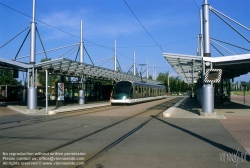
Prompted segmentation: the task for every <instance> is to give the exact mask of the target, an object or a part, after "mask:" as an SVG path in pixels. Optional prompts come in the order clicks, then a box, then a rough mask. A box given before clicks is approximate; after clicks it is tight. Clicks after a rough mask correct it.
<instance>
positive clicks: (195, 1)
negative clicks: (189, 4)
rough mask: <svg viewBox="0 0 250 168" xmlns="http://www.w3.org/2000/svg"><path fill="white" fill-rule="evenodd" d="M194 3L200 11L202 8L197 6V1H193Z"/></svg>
mask: <svg viewBox="0 0 250 168" xmlns="http://www.w3.org/2000/svg"><path fill="white" fill-rule="evenodd" d="M193 2H194V3H195V5H196V7H197V8H198V10H199V11H200V8H199V6H198V5H197V3H196V1H195V0H193Z"/></svg>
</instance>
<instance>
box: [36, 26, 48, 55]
mask: <svg viewBox="0 0 250 168" xmlns="http://www.w3.org/2000/svg"><path fill="white" fill-rule="evenodd" d="M36 32H37V35H38V37H39V40H40V43H41V45H42V48H43V52H44V54H45V56H46V58H47V59H48V56H47V53H46V50H45V48H44V45H43V42H42V39H41V36H40V33H39V31H38V29H37V27H36Z"/></svg>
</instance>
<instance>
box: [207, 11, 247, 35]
mask: <svg viewBox="0 0 250 168" xmlns="http://www.w3.org/2000/svg"><path fill="white" fill-rule="evenodd" d="M210 10H211V11H213V12H217V13H219V14H220V15H222V16H224V17H226V18H227V19H229V20H231V21H233V22H234V23H236V24H237V25H239V26H241V27H243V28H244V29H246V30H248V31H250V29H249V28H247V27H246V26H244V25H242V24H240V23H239V22H237V21H235V20H233V19H232V18H230V17H228V16H227V15H225V14H223V13H221V12H220V11H218V10H216V9H214V8H212V7H211V6H210Z"/></svg>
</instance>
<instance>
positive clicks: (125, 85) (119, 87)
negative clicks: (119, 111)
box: [113, 82, 131, 95]
mask: <svg viewBox="0 0 250 168" xmlns="http://www.w3.org/2000/svg"><path fill="white" fill-rule="evenodd" d="M130 88H131V83H130V82H119V83H117V84H116V85H115V88H114V93H113V94H114V95H118V94H122V93H125V94H127V95H129V90H130Z"/></svg>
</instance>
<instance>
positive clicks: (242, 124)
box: [163, 97, 250, 154]
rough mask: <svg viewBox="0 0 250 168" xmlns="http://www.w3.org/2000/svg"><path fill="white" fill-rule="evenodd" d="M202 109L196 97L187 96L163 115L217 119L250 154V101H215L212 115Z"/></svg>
mask: <svg viewBox="0 0 250 168" xmlns="http://www.w3.org/2000/svg"><path fill="white" fill-rule="evenodd" d="M201 111H202V108H201V106H200V105H199V103H198V101H197V100H196V99H189V97H186V98H183V99H182V100H181V101H180V102H178V103H176V105H175V106H173V107H172V109H169V111H168V110H166V111H165V112H163V117H164V113H169V114H168V115H167V118H172V119H187V121H189V119H217V120H219V121H220V122H221V123H222V125H223V126H224V127H225V128H226V129H227V130H228V131H229V133H230V134H231V135H232V136H233V137H234V138H235V139H236V140H237V141H238V142H239V143H240V144H241V145H242V146H243V147H244V149H245V150H246V151H247V152H248V153H249V154H250V103H245V104H244V103H243V102H240V101H237V100H236V101H235V100H231V103H230V104H227V105H222V104H219V103H215V104H214V115H212V116H202V115H200V113H201ZM165 117H166V116H165ZM200 129H204V128H202V127H201V128H200Z"/></svg>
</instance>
